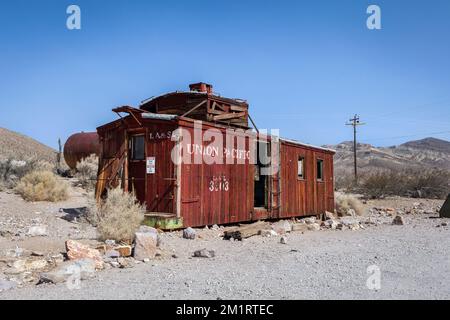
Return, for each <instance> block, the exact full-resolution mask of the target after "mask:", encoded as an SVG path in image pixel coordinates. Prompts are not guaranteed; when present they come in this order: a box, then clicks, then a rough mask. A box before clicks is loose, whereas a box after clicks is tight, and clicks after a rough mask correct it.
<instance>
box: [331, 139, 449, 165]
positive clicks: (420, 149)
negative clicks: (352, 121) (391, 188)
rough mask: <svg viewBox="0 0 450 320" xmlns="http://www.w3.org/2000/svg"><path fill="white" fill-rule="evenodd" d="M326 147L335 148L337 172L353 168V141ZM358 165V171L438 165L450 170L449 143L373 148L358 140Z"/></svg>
mask: <svg viewBox="0 0 450 320" xmlns="http://www.w3.org/2000/svg"><path fill="white" fill-rule="evenodd" d="M327 147H329V148H332V149H335V150H336V151H337V153H336V155H335V171H336V173H337V174H340V173H343V172H351V171H352V170H353V142H350V141H346V142H342V143H340V144H338V145H328V146H327ZM357 156H358V168H359V169H360V171H361V172H370V171H375V170H380V169H394V170H399V169H406V168H440V169H448V170H450V142H449V141H445V140H440V139H436V138H425V139H422V140H417V141H410V142H406V143H403V144H401V145H398V146H392V147H374V146H372V145H370V144H364V143H358V151H357Z"/></svg>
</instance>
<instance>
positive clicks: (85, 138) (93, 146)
mask: <svg viewBox="0 0 450 320" xmlns="http://www.w3.org/2000/svg"><path fill="white" fill-rule="evenodd" d="M91 154H95V155H97V156H99V155H100V141H99V136H98V134H97V132H80V133H75V134H73V135H71V136H70V137H69V138H68V139H67V141H66V143H65V144H64V160H66V163H67V165H68V166H69V168H71V169H75V168H76V166H77V163H78V162H79V161H81V160H82V159H84V158H87V157H89V156H90V155H91Z"/></svg>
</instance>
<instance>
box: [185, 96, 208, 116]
mask: <svg viewBox="0 0 450 320" xmlns="http://www.w3.org/2000/svg"><path fill="white" fill-rule="evenodd" d="M207 101H208V100H203V101H202V102H200V103H199V104H197V105H196V106H195V107H193V108H192V109H191V110H189V111H188V112H185V113H184V114H182V115H181V116H182V117H186V116H187V115H188V114H190V113H191V112H192V111H194V110H196V109H198V108H200V107H201V106H202V105H204V104H205V103H206V102H207Z"/></svg>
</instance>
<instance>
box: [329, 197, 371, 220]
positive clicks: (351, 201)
mask: <svg viewBox="0 0 450 320" xmlns="http://www.w3.org/2000/svg"><path fill="white" fill-rule="evenodd" d="M335 203H336V212H337V214H338V215H339V216H341V217H342V216H349V215H352V211H351V210H353V211H354V213H356V214H357V215H362V214H364V206H363V204H362V202H361V201H360V200H359V199H358V198H356V197H355V196H353V195H350V194H343V193H338V192H336V195H335Z"/></svg>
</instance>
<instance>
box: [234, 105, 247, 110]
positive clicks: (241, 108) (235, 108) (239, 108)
mask: <svg viewBox="0 0 450 320" xmlns="http://www.w3.org/2000/svg"><path fill="white" fill-rule="evenodd" d="M230 110H231V111H247V110H248V108H246V107H240V106H230Z"/></svg>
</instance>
